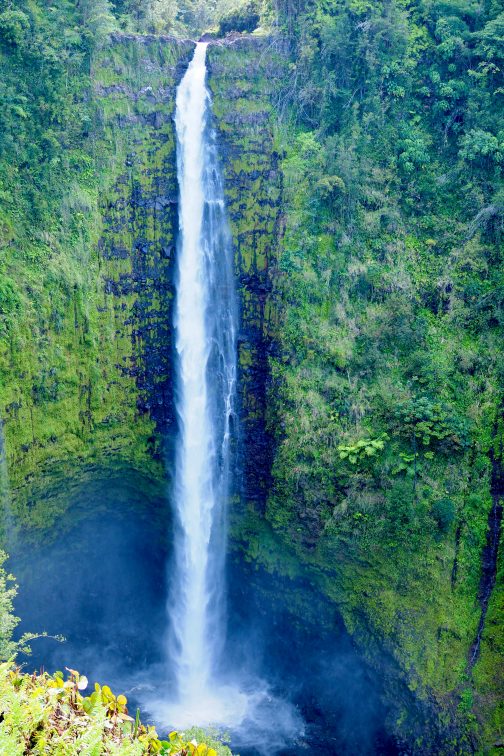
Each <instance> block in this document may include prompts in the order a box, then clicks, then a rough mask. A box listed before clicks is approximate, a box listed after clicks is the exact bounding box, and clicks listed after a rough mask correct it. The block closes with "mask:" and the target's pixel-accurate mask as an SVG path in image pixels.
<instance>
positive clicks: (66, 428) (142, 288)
mask: <svg viewBox="0 0 504 756" xmlns="http://www.w3.org/2000/svg"><path fill="white" fill-rule="evenodd" d="M193 48H194V45H193V43H191V42H180V41H177V40H174V39H172V38H169V37H148V36H147V37H140V36H135V35H114V36H113V37H112V38H111V40H110V44H108V45H107V46H106V47H104V48H102V49H101V51H99V52H98V53H97V54H96V55H95V57H94V60H93V62H92V69H91V82H90V83H91V91H89V93H88V95H87V96H88V97H90V98H92V102H93V105H94V121H93V123H92V124H91V125H90V130H89V136H88V143H87V151H88V154H89V173H90V174H91V175H92V181H91V182H90V183H91V187H92V189H91V190H88V184H87V183H86V178H87V177H86V176H85V175H84V176H83V175H82V174H79V173H78V172H76V175H75V187H74V189H73V192H72V194H74V195H75V196H74V197H73V198H71V200H72V202H71V205H69V207H68V208H62V221H63V222H67V223H68V224H69V223H70V222H71V220H74V219H75V217H78V218H79V219H80V223H81V233H80V234H79V236H78V237H76V238H75V244H74V246H73V247H72V248H70V249H69V248H66V249H61V250H58V251H55V253H54V266H55V267H57V268H58V270H59V271H61V273H60V276H59V279H57V280H55V282H54V285H53V286H52V287H51V288H49V287H47V286H44V287H42V286H40V287H39V288H38V289H37V288H35V286H34V287H33V296H32V302H33V312H31V313H29V315H27V317H26V322H25V323H24V324H23V326H22V327H21V328H20V329H18V331H17V332H15V333H14V334H12V336H11V338H10V342H6V341H2V342H1V343H0V367H1V372H2V374H3V376H5V377H4V381H3V383H2V385H1V386H0V417H2V418H3V422H4V433H5V438H6V450H7V460H8V469H9V477H10V487H11V501H12V506H13V508H14V509H15V510H16V514H17V520H18V522H19V523H22V524H23V525H24V526H25V527H28V528H33V527H35V528H38V527H40V528H48V527H50V525H51V522H52V520H53V519H54V518H55V517H56V516H57V515H58V513H59V512H60V511H61V509H62V508H64V507H66V506H68V503H69V499H70V498H71V497H70V495H69V491H70V490H71V489H69V488H68V486H71V485H73V484H74V483H77V482H78V480H79V479H81V478H82V477H83V476H86V475H87V474H90V475H92V474H93V470H94V469H95V468H96V467H101V468H117V467H121V466H128V467H133V468H135V469H141V470H143V471H144V472H145V473H147V474H148V475H150V476H151V477H153V478H163V477H164V475H165V467H164V464H163V459H162V456H163V451H164V449H163V443H162V439H163V438H165V437H166V438H168V439H169V438H170V431H171V429H172V426H173V415H174V412H173V400H172V395H173V392H172V385H171V361H172V355H171V350H172V341H171V302H172V296H173V284H172V276H173V259H174V248H175V237H176V216H177V182H176V167H175V165H176V160H175V134H174V124H173V110H174V103H175V89H176V86H177V84H178V82H179V80H180V78H181V76H182V75H183V72H184V71H185V68H186V66H187V63H188V61H189V59H190V57H191V55H192V51H193ZM69 203H70V200H69ZM65 213H66V214H67V215H68V216H69V217H68V218H65ZM30 285H31V282H30V281H27V282H26V286H28V287H29V286H30ZM156 431H162V434H160V433H157V432H156Z"/></svg>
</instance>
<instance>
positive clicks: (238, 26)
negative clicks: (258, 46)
mask: <svg viewBox="0 0 504 756" xmlns="http://www.w3.org/2000/svg"><path fill="white" fill-rule="evenodd" d="M260 18H261V17H260V15H259V9H258V6H257V5H256V3H254V2H248V3H244V4H243V5H241V6H239V7H238V8H236V9H235V10H232V11H230V12H229V13H228V14H226V15H225V16H223V18H221V21H220V24H219V34H220V35H221V36H224V35H226V34H229V33H230V32H253V31H254V29H256V28H257V26H258V24H259V21H260Z"/></svg>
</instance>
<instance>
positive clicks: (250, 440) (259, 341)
mask: <svg viewBox="0 0 504 756" xmlns="http://www.w3.org/2000/svg"><path fill="white" fill-rule="evenodd" d="M284 66H285V60H284V59H283V58H282V57H281V56H279V55H277V54H274V53H273V52H272V51H271V50H270V48H269V40H268V39H264V38H263V39H261V38H248V37H245V38H238V39H236V40H234V41H228V42H226V43H216V44H212V45H210V47H209V49H208V68H209V86H210V90H211V92H212V98H213V113H214V122H215V126H216V128H217V131H218V144H219V150H220V154H221V159H222V164H223V171H224V180H225V192H226V199H227V203H228V210H229V219H230V223H231V231H232V235H233V243H234V251H235V269H236V278H237V281H238V282H239V299H240V307H241V330H240V335H239V387H240V397H239V398H240V411H241V430H242V442H243V446H242V453H241V459H242V461H243V477H242V480H243V491H242V493H243V498H244V499H245V500H246V501H248V502H253V503H254V507H255V509H256V511H263V509H264V504H265V499H266V495H267V492H268V488H269V482H270V468H271V458H272V439H271V436H270V434H269V432H268V430H267V428H266V420H265V418H266V386H267V375H268V354H269V351H270V349H271V328H270V326H271V318H272V317H273V311H272V308H271V298H270V295H271V291H272V279H273V277H274V271H275V264H276V251H277V250H276V247H277V244H278V239H279V231H280V219H281V213H282V206H281V196H282V172H281V169H280V158H281V155H280V153H279V152H278V149H277V147H276V142H275V124H276V116H275V112H274V108H273V104H272V97H273V95H274V92H275V83H278V81H279V80H280V79H281V77H282V75H283V73H284Z"/></svg>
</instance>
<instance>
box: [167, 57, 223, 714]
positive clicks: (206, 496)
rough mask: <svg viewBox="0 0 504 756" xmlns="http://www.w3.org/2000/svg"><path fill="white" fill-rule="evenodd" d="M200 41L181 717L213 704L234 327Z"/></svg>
mask: <svg viewBox="0 0 504 756" xmlns="http://www.w3.org/2000/svg"><path fill="white" fill-rule="evenodd" d="M206 47H207V45H206V44H205V43H198V45H197V47H196V51H195V54H194V58H193V60H192V62H191V63H190V65H189V68H188V70H187V72H186V74H185V76H184V78H183V80H182V82H181V84H180V86H179V88H178V91H177V102H176V108H177V109H176V129H177V149H178V151H177V169H178V181H179V190H180V205H179V208H180V209H179V231H180V244H179V249H178V277H177V292H176V305H175V333H176V352H177V373H178V375H177V383H178V385H177V412H178V420H179V437H178V443H177V450H176V470H175V482H174V503H175V512H176V517H177V523H178V529H177V533H176V537H175V546H174V548H175V561H174V572H173V575H172V586H171V592H170V598H169V603H168V612H169V620H170V627H171V637H170V643H169V657H170V661H171V665H172V668H173V671H174V675H175V683H176V688H177V694H178V700H179V703H180V705H181V707H183V708H184V709H186V710H187V712H188V716H189V717H190V716H194V715H195V711H197V712H198V715H199V717H200V718H201V714H202V712H201V708H202V702H203V701H206V705H209V704H210V708H211V709H213V704H212V703H210V702H211V701H213V700H214V697H213V696H210V695H209V691H210V687H211V685H210V681H211V678H212V675H213V673H214V672H215V667H216V665H217V663H218V660H219V655H220V648H221V646H222V642H223V638H224V635H225V621H224V610H223V606H224V595H225V594H224V579H225V578H224V555H225V546H226V503H227V497H228V492H229V469H230V465H229V457H230V450H231V444H230V442H231V433H230V431H231V424H232V416H233V404H234V394H235V386H236V330H237V327H236V323H237V316H236V305H235V292H234V276H233V258H232V248H231V239H230V234H229V230H228V224H227V219H226V213H225V206H224V195H223V187H222V180H221V178H220V173H219V169H218V163H217V153H216V148H215V142H214V135H213V133H212V130H211V127H210V123H209V102H210V97H209V93H208V90H207V88H206V84H205V78H206V65H205V57H206ZM213 688H214V690H215V686H213ZM216 715H217V712H216V711H212V716H216Z"/></svg>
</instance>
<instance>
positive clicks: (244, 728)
mask: <svg viewBox="0 0 504 756" xmlns="http://www.w3.org/2000/svg"><path fill="white" fill-rule="evenodd" d="M69 504H70V506H69V508H68V510H67V513H66V514H65V515H64V516H62V517H61V518H60V519H59V522H58V527H57V528H52V529H51V531H50V533H47V534H45V535H44V537H43V538H39V539H38V540H37V542H36V543H32V542H30V541H28V539H27V538H26V537H23V536H21V537H20V539H19V540H18V544H19V548H18V550H17V551H16V552H15V553H13V554H12V556H11V559H10V564H9V568H10V569H11V570H12V571H13V572H14V574H16V577H17V579H18V583H19V585H20V589H19V595H18V598H17V602H16V611H17V613H18V614H19V615H20V616H21V617H22V625H21V631H25V630H30V631H35V632H38V631H47V632H48V633H49V634H50V635H63V636H65V638H66V640H65V642H63V643H59V642H57V641H55V640H53V639H51V638H47V639H39V640H35V641H33V644H32V648H33V654H32V655H31V656H29V657H26V658H24V659H22V662H23V663H24V665H25V669H26V670H27V671H32V670H34V669H42V668H43V669H46V670H48V671H49V672H54V671H55V670H58V669H59V670H64V669H65V667H70V668H73V669H77V670H79V671H80V672H81V673H82V674H86V675H87V676H88V678H89V680H90V683H91V685H92V684H93V683H94V682H95V681H97V682H100V683H101V684H103V683H107V684H108V685H110V686H111V687H112V689H113V690H115V691H116V692H123V693H125V694H126V695H127V696H128V699H129V703H130V710H134V708H135V707H136V706H137V705H140V706H141V710H142V716H143V718H144V719H146V720H147V721H149V720H150V721H152V722H153V723H155V724H157V725H158V726H159V728H160V732H165V730H166V725H167V723H166V722H165V721H162V719H163V718H162V717H159V716H157V717H156V710H155V707H151V706H150V705H149V702H152V701H153V700H156V701H158V702H159V701H160V700H163V698H168V697H169V693H170V689H171V685H172V682H173V679H172V678H173V675H172V672H171V670H170V669H169V668H167V666H166V661H165V658H166V657H165V654H164V650H165V647H164V644H165V642H166V611H165V607H166V600H167V595H168V579H167V572H166V564H167V563H168V564H170V552H171V547H170V544H169V541H168V539H167V537H166V534H167V533H168V532H169V524H168V526H167V523H169V518H170V513H169V507H168V505H167V503H166V497H165V496H164V492H163V490H162V489H160V488H159V487H156V486H153V485H152V484H151V482H150V481H148V480H147V479H146V478H145V477H144V476H141V475H136V474H133V473H132V472H129V473H126V472H124V473H121V474H120V475H118V476H116V477H109V476H105V475H101V474H100V472H99V471H96V470H95V471H93V473H92V474H91V475H90V477H88V479H87V480H85V482H83V484H82V487H81V488H80V489H77V490H76V491H74V492H73V494H72V501H71V502H69ZM161 523H163V524H162V525H161ZM227 581H228V586H229V595H228V622H227V626H228V637H227V645H226V649H225V653H224V654H223V658H224V659H225V660H226V662H225V664H224V665H223V668H222V670H221V672H220V680H219V684H222V685H223V686H224V685H227V686H229V689H230V690H233V688H234V689H235V690H236V689H239V690H240V692H241V693H243V694H244V695H246V696H247V700H248V709H247V712H246V714H245V716H244V718H243V720H242V722H241V724H240V726H239V727H238V728H236V729H235V730H233V731H231V733H230V735H231V746H232V748H233V749H235V752H236V753H240V754H241V756H265V755H266V754H268V755H269V754H271V756H274V755H275V754H277V755H278V756H290V755H291V754H292V755H293V754H297V753H303V752H306V753H310V752H312V751H313V749H314V748H316V747H317V748H318V747H320V748H322V749H325V752H327V753H334V754H355V753H359V754H393V753H396V752H397V750H396V747H395V745H394V743H393V742H392V741H391V740H390V739H388V738H387V735H386V733H385V727H384V721H385V719H386V715H387V711H386V709H385V707H384V705H383V704H382V702H381V700H380V684H379V680H377V678H376V676H375V675H373V673H372V670H370V669H369V668H368V666H367V665H366V664H365V662H364V661H363V660H362V659H361V658H360V657H359V655H358V653H357V651H356V650H355V648H354V647H353V645H352V642H351V640H350V638H349V636H348V634H347V633H346V632H345V630H344V627H343V624H342V622H341V619H340V618H339V616H338V615H337V614H335V612H334V610H333V609H331V608H329V607H328V606H327V604H326V603H325V602H324V601H323V600H322V598H321V597H319V596H318V594H317V592H316V589H314V587H313V586H312V585H311V584H310V583H308V582H305V581H302V580H298V581H291V580H287V579H285V578H280V577H278V576H273V575H270V574H268V573H266V572H264V571H263V570H261V569H256V567H255V566H252V565H250V564H249V563H246V562H244V561H243V560H242V559H241V557H240V555H239V552H238V551H233V552H232V555H231V557H230V558H229V559H228V567H227ZM294 596H295V597H296V600H295V601H294V600H293V598H294ZM149 709H150V710H149ZM158 714H159V712H158ZM227 730H228V732H229V728H227Z"/></svg>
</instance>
